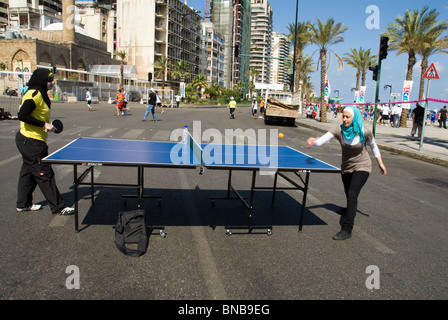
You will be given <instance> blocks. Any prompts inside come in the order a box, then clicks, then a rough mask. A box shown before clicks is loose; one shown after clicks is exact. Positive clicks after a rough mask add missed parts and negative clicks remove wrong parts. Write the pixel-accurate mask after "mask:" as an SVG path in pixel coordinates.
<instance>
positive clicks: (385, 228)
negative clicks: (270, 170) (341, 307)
mask: <svg viewBox="0 0 448 320" xmlns="http://www.w3.org/2000/svg"><path fill="white" fill-rule="evenodd" d="M94 108H95V111H93V112H88V111H87V107H86V106H85V104H84V103H82V102H78V103H77V104H57V103H55V104H53V108H52V109H53V110H52V118H59V119H61V120H62V121H63V122H64V127H65V128H64V132H63V133H61V134H59V135H56V134H51V135H50V137H49V139H48V144H49V148H50V152H52V151H55V150H57V149H58V148H60V147H62V146H64V145H65V144H67V143H68V142H70V141H72V140H73V139H75V138H77V137H81V136H82V137H104V138H124V139H146V140H160V141H167V140H170V136H171V134H172V133H173V131H174V130H175V129H177V128H183V126H184V125H188V126H189V127H190V128H192V129H194V128H196V134H197V133H198V132H199V134H200V136H201V138H202V140H203V142H208V141H210V137H209V135H214V136H215V137H218V136H217V133H220V135H221V136H222V137H225V135H226V133H227V136H229V134H231V133H232V132H234V131H229V130H236V129H241V130H243V131H245V132H246V133H253V134H254V138H255V139H257V141H261V140H260V139H262V138H263V137H264V136H266V137H270V134H271V133H273V134H274V135H273V137H276V134H277V133H278V132H282V133H284V135H285V137H284V138H282V139H279V141H278V143H279V144H282V145H288V146H291V147H293V148H295V149H297V150H299V151H303V152H306V153H308V154H310V155H312V156H315V157H316V158H318V159H320V160H323V161H326V162H328V163H330V164H333V165H336V166H339V165H340V147H339V145H338V144H337V143H336V142H330V143H329V144H327V145H325V146H323V147H321V148H312V149H307V148H306V142H305V141H306V138H308V137H309V136H316V135H318V133H316V132H314V131H313V130H311V129H306V128H300V127H285V126H280V125H270V126H266V125H265V124H264V122H263V121H262V120H261V119H256V120H253V119H252V118H251V117H250V114H249V112H250V110H249V108H248V107H242V108H239V109H238V110H237V114H236V119H235V120H231V119H229V115H228V110H227V109H225V108H181V109H166V110H165V113H163V114H160V111H158V113H157V117H158V118H159V120H160V121H157V122H153V121H146V122H142V121H141V119H142V117H143V114H144V111H145V107H144V106H142V105H140V104H137V103H133V104H131V105H130V108H131V114H130V115H129V116H126V117H121V116H120V117H117V116H114V113H115V110H114V107H113V106H112V105H107V104H105V103H101V104H97V105H94ZM148 119H150V118H148ZM193 121H197V122H195V126H193ZM18 127H19V122H18V121H14V120H5V121H1V122H0V132H1V135H0V144H1V150H2V152H1V155H0V177H1V178H0V187H1V189H2V199H1V203H2V205H1V208H0V237H1V242H0V243H1V244H0V256H1V260H0V270H1V272H0V299H4V300H9V299H12V300H17V299H20V300H22V299H23V300H34V299H37V300H42V299H43V300H47V299H52V300H53V299H64V300H65V299H67V300H68V299H74V300H78V299H79V300H81V299H89V300H90V299H125V300H126V299H145V300H214V299H217V300H273V301H274V300H329V299H331V300H352V299H354V300H384V299H387V300H389V299H391V300H409V299H418V300H427V299H442V300H445V299H447V298H448V282H447V278H448V271H447V268H446V265H447V259H448V250H447V243H448V241H447V238H448V236H447V232H446V229H447V227H448V218H447V214H446V213H447V194H448V192H447V191H448V179H447V178H446V177H447V176H448V168H443V167H441V166H436V165H431V164H428V163H425V162H421V161H418V160H414V159H410V158H406V157H405V156H402V155H396V154H392V153H389V152H386V151H382V154H383V159H384V163H385V165H386V166H387V169H388V174H387V175H386V176H381V175H380V173H379V170H378V168H377V167H376V166H374V170H373V172H372V174H371V175H370V177H369V180H368V182H367V184H366V186H365V187H364V189H363V191H362V193H361V196H360V199H359V206H358V209H359V211H358V214H357V217H356V221H355V225H356V226H355V229H354V231H353V238H351V239H349V240H346V241H342V242H338V241H334V240H332V239H331V237H332V236H333V235H334V234H335V233H336V232H337V231H339V216H338V215H337V214H336V213H335V211H336V210H337V209H338V208H339V207H340V206H343V205H344V202H345V198H344V194H343V188H342V182H341V179H340V176H339V174H312V175H311V180H310V190H309V194H308V202H307V207H308V210H307V213H306V218H305V223H304V228H303V231H302V232H301V233H299V232H298V227H297V225H298V219H297V215H296V214H297V212H298V211H299V210H300V206H301V204H300V202H301V199H302V194H301V193H300V192H297V191H287V192H281V193H279V195H278V197H277V199H276V205H275V206H274V207H273V208H271V206H270V196H271V193H270V192H268V191H258V192H257V194H256V198H255V207H254V215H255V222H256V223H259V224H265V223H266V224H272V225H273V226H274V228H273V234H272V235H270V236H268V235H266V234H264V233H253V234H233V235H231V236H228V235H226V233H225V229H224V226H225V225H228V224H244V223H246V220H247V215H246V209H245V208H244V207H243V206H242V205H241V204H240V203H239V202H236V201H216V202H215V205H214V206H211V204H210V201H209V197H210V196H212V195H222V194H224V193H225V190H226V184H227V174H226V172H224V171H212V170H209V171H206V172H205V174H204V175H199V174H198V172H197V171H196V170H187V169H147V170H145V186H146V189H145V192H146V193H149V194H160V195H161V196H162V197H163V199H162V203H161V205H160V206H159V205H158V203H157V201H155V200H152V199H145V200H144V205H143V207H144V208H145V209H146V211H147V213H148V215H149V220H150V223H152V224H154V225H164V226H166V232H167V237H166V238H162V237H160V236H159V235H158V234H156V233H154V234H152V235H151V236H150V239H149V246H148V251H147V253H146V254H144V255H143V256H141V257H139V258H132V257H127V256H124V255H123V254H122V253H120V252H119V251H118V250H117V248H116V247H115V244H114V230H113V228H112V226H113V225H114V224H115V222H116V219H117V214H118V211H120V210H122V209H123V208H125V206H126V208H128V209H133V208H134V207H135V205H136V202H135V200H132V199H127V200H126V201H124V200H123V198H122V197H121V195H122V194H126V193H127V194H129V193H133V192H135V190H133V189H129V188H117V187H115V188H114V187H97V188H96V191H95V197H96V198H95V205H94V206H93V207H90V195H89V189H88V188H87V187H86V188H81V191H80V195H81V197H82V200H81V201H80V222H81V224H82V225H81V227H82V230H81V232H79V233H75V232H74V217H73V216H71V217H62V216H54V215H52V214H51V212H50V210H49V208H48V205H46V202H45V199H44V198H43V196H42V194H41V192H40V190H36V191H35V193H34V198H35V202H36V203H42V204H43V205H44V208H43V210H40V211H38V212H32V213H31V212H27V213H17V212H16V210H15V201H16V188H17V178H18V174H19V169H20V165H21V157H20V156H19V153H18V151H17V149H16V146H15V142H14V137H15V134H16V132H17V130H18ZM226 129H227V132H226ZM190 130H191V129H190ZM246 130H248V131H246ZM264 130H267V131H264ZM269 141H270V138H268V142H269ZM218 142H219V141H218ZM53 169H54V170H55V172H56V176H57V183H58V187H59V189H60V191H61V193H62V195H63V197H64V199H65V200H66V202H67V203H68V204H69V205H72V204H73V189H72V181H73V173H72V167H71V166H67V165H54V166H53ZM136 176H137V172H136V169H133V168H117V167H102V168H98V169H97V170H96V180H97V181H104V182H123V183H135V179H136ZM250 181H251V176H250V173H245V172H241V173H238V174H235V175H234V184H235V185H236V186H238V188H239V189H240V190H243V193H245V194H248V190H249V187H250ZM258 181H259V182H260V184H263V183H266V184H267V185H270V184H271V183H272V177H271V176H260V177H259V178H258ZM443 181H445V183H443ZM78 285H79V286H78Z"/></svg>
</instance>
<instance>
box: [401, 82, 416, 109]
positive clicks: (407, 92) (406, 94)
mask: <svg viewBox="0 0 448 320" xmlns="http://www.w3.org/2000/svg"><path fill="white" fill-rule="evenodd" d="M413 83H414V81H412V80H405V81H404V84H403V100H402V101H403V102H409V100H410V99H411V90H412V84H413ZM401 107H402V108H404V109H410V108H411V104H410V103H403V104H402V105H401Z"/></svg>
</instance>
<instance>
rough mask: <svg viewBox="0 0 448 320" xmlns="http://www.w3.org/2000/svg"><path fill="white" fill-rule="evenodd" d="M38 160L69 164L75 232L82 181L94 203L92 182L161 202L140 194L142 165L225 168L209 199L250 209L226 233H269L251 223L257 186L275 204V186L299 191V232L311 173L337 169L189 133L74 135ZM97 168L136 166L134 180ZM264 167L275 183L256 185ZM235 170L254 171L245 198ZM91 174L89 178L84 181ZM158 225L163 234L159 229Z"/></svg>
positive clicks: (294, 154) (291, 152) (280, 151)
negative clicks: (116, 178) (243, 221)
mask: <svg viewBox="0 0 448 320" xmlns="http://www.w3.org/2000/svg"><path fill="white" fill-rule="evenodd" d="M42 161H44V162H48V163H51V164H65V165H67V164H68V165H73V175H74V183H73V184H74V205H75V232H79V222H78V219H79V208H78V201H79V196H78V187H79V186H80V185H90V188H91V201H92V205H93V204H94V187H95V185H97V186H100V185H101V186H120V187H133V188H137V189H138V192H137V194H136V195H123V197H135V198H137V206H138V207H141V201H142V199H143V198H158V199H159V202H160V196H157V195H145V194H144V169H145V168H151V167H152V168H184V169H199V173H200V174H203V173H204V170H205V169H209V170H227V171H228V179H227V192H226V193H225V195H224V196H217V197H211V198H210V200H211V201H212V203H214V200H216V199H224V200H234V199H236V200H240V201H241V202H242V203H243V204H244V205H245V207H246V208H247V210H248V224H247V226H225V228H226V232H227V234H231V233H232V230H233V229H247V230H249V232H252V230H254V229H266V230H267V233H268V234H271V232H272V226H257V225H253V223H252V218H253V207H254V193H255V190H272V191H273V193H272V205H273V204H274V201H275V194H276V191H277V190H300V191H303V198H302V205H301V210H300V219H299V231H302V227H303V219H304V214H305V208H306V198H307V192H308V185H309V178H310V173H312V172H320V173H323V172H327V173H338V172H340V169H339V168H337V167H334V166H332V165H330V164H327V163H325V162H323V161H320V160H318V159H316V158H313V157H311V156H309V155H307V154H304V153H302V152H299V151H297V150H295V149H293V148H290V147H288V146H258V145H238V144H236V145H225V144H223V145H219V144H200V145H199V144H198V143H197V142H196V141H194V139H193V138H192V137H191V135H190V136H189V139H188V142H186V143H182V142H179V143H177V142H159V141H146V140H124V139H103V138H78V139H76V140H73V141H72V142H70V143H68V144H67V145H65V146H64V147H62V148H60V149H59V150H57V151H55V152H53V153H52V154H50V155H48V156H47V157H45V158H44V159H43V160H42ZM78 166H82V167H83V168H85V170H84V172H82V173H81V174H78ZM97 166H116V167H120V166H125V167H136V168H137V183H136V184H123V183H120V184H114V183H98V182H95V181H94V169H95V167H97ZM263 170H266V171H270V172H272V174H274V184H273V186H267V187H265V186H261V187H260V186H256V176H257V173H259V174H260V172H261V171H263ZM233 171H249V172H252V182H251V190H250V196H249V201H247V199H246V198H244V197H243V196H242V195H241V194H240V193H239V192H238V190H237V189H236V188H235V187H234V186H233V185H232V172H233ZM290 173H291V174H292V177H291V176H290ZM89 174H90V182H84V180H85V179H86V177H87V176H88V175H89ZM278 177H282V178H283V179H285V181H287V182H288V183H289V185H290V187H279V186H278V185H277V180H278ZM160 228H161V230H160V232H161V234H162V233H163V230H162V229H163V227H160Z"/></svg>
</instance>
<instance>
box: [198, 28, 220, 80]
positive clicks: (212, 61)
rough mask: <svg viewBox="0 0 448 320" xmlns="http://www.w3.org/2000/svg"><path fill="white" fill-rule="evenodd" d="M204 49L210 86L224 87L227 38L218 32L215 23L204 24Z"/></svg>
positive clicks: (206, 73)
mask: <svg viewBox="0 0 448 320" xmlns="http://www.w3.org/2000/svg"><path fill="white" fill-rule="evenodd" d="M202 39H203V42H202V43H203V44H202V47H203V49H204V51H205V60H206V71H205V76H206V78H207V82H208V83H210V84H213V83H217V84H219V85H220V86H221V87H223V86H224V61H225V59H224V58H225V56H224V51H225V38H224V37H223V36H222V35H221V34H220V33H219V32H217V31H216V30H215V29H214V27H213V23H211V22H204V23H203V24H202Z"/></svg>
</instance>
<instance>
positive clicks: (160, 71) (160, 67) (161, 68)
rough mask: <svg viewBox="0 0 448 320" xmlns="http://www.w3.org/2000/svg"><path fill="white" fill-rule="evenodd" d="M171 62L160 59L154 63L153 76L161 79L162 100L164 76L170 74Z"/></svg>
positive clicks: (164, 58) (163, 58)
mask: <svg viewBox="0 0 448 320" xmlns="http://www.w3.org/2000/svg"><path fill="white" fill-rule="evenodd" d="M170 68H171V61H170V60H169V59H168V58H166V57H161V58H160V59H159V60H157V61H156V62H155V63H154V69H155V70H154V73H155V76H156V77H158V78H161V79H162V100H163V96H164V93H165V82H166V76H167V75H168V74H169V73H170V71H169V70H170Z"/></svg>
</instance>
